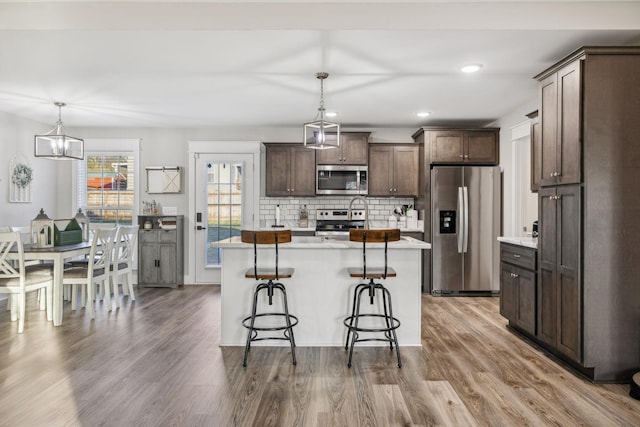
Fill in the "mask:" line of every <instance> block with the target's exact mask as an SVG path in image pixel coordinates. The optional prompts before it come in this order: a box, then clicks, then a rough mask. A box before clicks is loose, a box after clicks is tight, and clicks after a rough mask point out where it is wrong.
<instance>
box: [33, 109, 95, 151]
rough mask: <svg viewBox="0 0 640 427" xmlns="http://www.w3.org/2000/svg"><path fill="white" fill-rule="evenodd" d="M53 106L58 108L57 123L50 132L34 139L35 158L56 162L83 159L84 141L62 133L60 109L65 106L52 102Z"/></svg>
mask: <svg viewBox="0 0 640 427" xmlns="http://www.w3.org/2000/svg"><path fill="white" fill-rule="evenodd" d="M53 105H55V106H56V107H58V123H56V127H55V128H53V129H52V130H51V131H50V132H48V133H46V134H44V135H36V136H35V137H34V150H35V156H36V157H46V158H49V159H56V160H66V159H77V160H82V159H84V140H83V139H80V138H76V137H73V136H69V135H65V133H64V127H63V126H62V118H61V117H62V107H64V106H66V105H67V104H65V103H64V102H54V103H53Z"/></svg>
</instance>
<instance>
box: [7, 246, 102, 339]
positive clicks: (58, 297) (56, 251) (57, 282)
mask: <svg viewBox="0 0 640 427" xmlns="http://www.w3.org/2000/svg"><path fill="white" fill-rule="evenodd" d="M23 251H24V259H25V261H31V260H39V261H53V315H52V318H53V325H54V326H61V325H62V312H63V310H62V308H63V304H64V297H63V294H64V293H63V286H62V276H63V273H64V263H65V262H66V261H67V260H70V259H73V258H78V257H81V256H84V255H88V254H89V253H90V252H91V242H81V243H76V244H73V245H61V246H50V247H39V246H35V245H33V244H31V243H27V244H24V245H23ZM18 256H19V255H18V248H17V247H14V248H13V249H12V250H11V251H10V252H9V255H8V257H9V258H10V259H18Z"/></svg>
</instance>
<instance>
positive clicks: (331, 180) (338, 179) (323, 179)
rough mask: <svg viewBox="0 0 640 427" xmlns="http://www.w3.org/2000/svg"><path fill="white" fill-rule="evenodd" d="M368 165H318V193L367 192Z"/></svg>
mask: <svg viewBox="0 0 640 427" xmlns="http://www.w3.org/2000/svg"><path fill="white" fill-rule="evenodd" d="M367 178H368V169H367V167H366V166H327V165H319V166H316V194H367V193H368V185H367Z"/></svg>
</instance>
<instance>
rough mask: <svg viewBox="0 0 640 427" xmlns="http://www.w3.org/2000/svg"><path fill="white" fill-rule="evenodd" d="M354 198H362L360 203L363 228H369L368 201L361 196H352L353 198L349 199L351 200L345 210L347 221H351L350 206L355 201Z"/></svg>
mask: <svg viewBox="0 0 640 427" xmlns="http://www.w3.org/2000/svg"><path fill="white" fill-rule="evenodd" d="M356 200H362V203H364V214H365V217H364V228H365V229H369V203H367V199H365V198H364V197H363V196H359V195H358V196H353V198H352V199H351V201H350V202H349V210H348V211H347V219H348V220H349V221H351V220H352V219H353V218H351V206H352V205H353V202H355V201H356Z"/></svg>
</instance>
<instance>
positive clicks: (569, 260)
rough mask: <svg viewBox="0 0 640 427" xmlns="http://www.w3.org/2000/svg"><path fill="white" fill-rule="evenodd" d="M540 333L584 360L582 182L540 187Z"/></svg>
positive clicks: (567, 353) (575, 358) (569, 354)
mask: <svg viewBox="0 0 640 427" xmlns="http://www.w3.org/2000/svg"><path fill="white" fill-rule="evenodd" d="M538 194H539V202H540V203H539V209H540V217H539V222H540V224H539V227H540V237H539V241H538V256H539V260H540V267H539V274H538V334H537V337H538V338H539V339H540V340H541V341H543V342H544V343H546V344H547V345H549V346H551V347H552V348H553V349H555V350H557V351H559V352H560V353H562V354H564V355H565V356H567V357H569V358H570V359H571V360H573V361H576V362H579V363H580V362H582V295H581V285H580V259H581V256H580V248H581V241H580V239H581V233H580V231H581V219H580V218H581V203H582V197H581V194H582V187H581V186H580V185H568V186H559V187H546V188H541V189H540V190H539V193H538Z"/></svg>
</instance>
